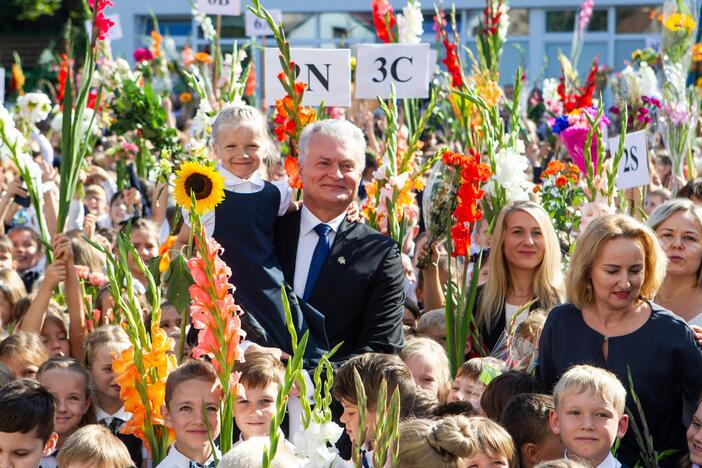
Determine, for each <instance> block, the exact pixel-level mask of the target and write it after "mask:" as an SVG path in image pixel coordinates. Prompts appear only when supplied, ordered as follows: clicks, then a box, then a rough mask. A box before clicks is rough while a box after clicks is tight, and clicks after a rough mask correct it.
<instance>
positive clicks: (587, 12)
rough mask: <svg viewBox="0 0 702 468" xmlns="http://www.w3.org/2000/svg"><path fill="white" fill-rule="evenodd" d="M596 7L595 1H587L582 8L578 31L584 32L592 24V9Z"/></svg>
mask: <svg viewBox="0 0 702 468" xmlns="http://www.w3.org/2000/svg"><path fill="white" fill-rule="evenodd" d="M594 6H595V0H585V1H584V2H583V4H582V5H581V6H580V14H579V15H578V31H580V32H582V31H584V30H585V28H587V25H588V24H590V19H591V18H592V9H593V7H594Z"/></svg>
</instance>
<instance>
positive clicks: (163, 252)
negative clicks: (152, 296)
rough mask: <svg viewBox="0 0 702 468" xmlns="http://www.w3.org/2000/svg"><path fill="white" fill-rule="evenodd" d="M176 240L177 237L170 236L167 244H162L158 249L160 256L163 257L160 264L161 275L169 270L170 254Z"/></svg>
mask: <svg viewBox="0 0 702 468" xmlns="http://www.w3.org/2000/svg"><path fill="white" fill-rule="evenodd" d="M176 239H177V237H176V236H168V239H166V242H164V243H163V244H161V247H159V248H158V256H159V257H161V260H160V261H159V262H158V271H159V272H161V273H163V272H165V271H166V270H168V266H169V265H170V264H171V257H170V253H169V252H170V250H171V249H172V248H173V246H174V245H175V242H176Z"/></svg>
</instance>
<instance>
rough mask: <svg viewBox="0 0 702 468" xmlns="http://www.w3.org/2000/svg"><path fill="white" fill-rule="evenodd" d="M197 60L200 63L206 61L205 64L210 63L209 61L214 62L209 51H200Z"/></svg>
mask: <svg viewBox="0 0 702 468" xmlns="http://www.w3.org/2000/svg"><path fill="white" fill-rule="evenodd" d="M195 61H196V62H199V63H204V64H208V63H212V62H214V60H213V59H212V57H210V54H208V53H207V52H198V53H196V54H195Z"/></svg>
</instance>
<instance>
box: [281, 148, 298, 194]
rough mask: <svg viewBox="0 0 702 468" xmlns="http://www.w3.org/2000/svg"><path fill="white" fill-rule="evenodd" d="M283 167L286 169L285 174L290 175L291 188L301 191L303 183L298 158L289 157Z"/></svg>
mask: <svg viewBox="0 0 702 468" xmlns="http://www.w3.org/2000/svg"><path fill="white" fill-rule="evenodd" d="M283 165H284V167H285V173H286V174H287V175H288V180H289V184H290V186H291V187H292V188H294V189H301V188H302V181H301V180H300V167H299V163H298V161H297V158H293V157H292V156H288V157H286V158H285V162H284V163H283Z"/></svg>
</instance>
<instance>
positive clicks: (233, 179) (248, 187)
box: [183, 163, 292, 237]
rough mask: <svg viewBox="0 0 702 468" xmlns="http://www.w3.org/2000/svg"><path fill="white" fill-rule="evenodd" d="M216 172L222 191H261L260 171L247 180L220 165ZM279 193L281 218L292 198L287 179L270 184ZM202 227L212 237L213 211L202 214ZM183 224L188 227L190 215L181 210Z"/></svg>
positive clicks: (213, 225)
mask: <svg viewBox="0 0 702 468" xmlns="http://www.w3.org/2000/svg"><path fill="white" fill-rule="evenodd" d="M217 172H219V174H220V175H221V176H222V177H223V178H224V190H227V191H228V192H234V193H258V192H260V191H261V190H263V187H264V186H265V181H264V180H263V177H261V172H260V171H258V170H257V171H255V172H254V173H253V174H251V176H250V177H249V178H248V179H242V178H241V177H237V176H235V175H234V174H232V173H231V172H229V171H228V170H227V169H225V168H224V167H223V166H222V164H221V163H219V164H217ZM271 184H273V185H274V186H275V187H276V188H277V189H278V190H279V191H280V206H279V207H278V216H283V215H284V214H285V213H286V212H287V211H288V207H289V206H290V199H291V197H292V188H290V185H289V184H288V179H287V178H285V179H281V180H276V181H273V182H271ZM201 221H202V225H203V226H204V227H205V232H206V233H207V236H208V237H212V234H214V230H215V212H214V210H212V211H208V212H207V213H204V214H203V215H202V217H201ZM183 222H185V224H187V225H188V226H190V215H189V214H188V212H187V211H186V210H183Z"/></svg>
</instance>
